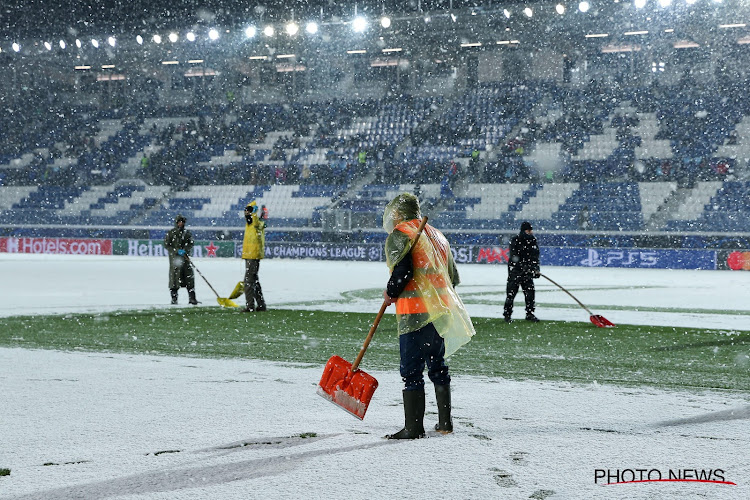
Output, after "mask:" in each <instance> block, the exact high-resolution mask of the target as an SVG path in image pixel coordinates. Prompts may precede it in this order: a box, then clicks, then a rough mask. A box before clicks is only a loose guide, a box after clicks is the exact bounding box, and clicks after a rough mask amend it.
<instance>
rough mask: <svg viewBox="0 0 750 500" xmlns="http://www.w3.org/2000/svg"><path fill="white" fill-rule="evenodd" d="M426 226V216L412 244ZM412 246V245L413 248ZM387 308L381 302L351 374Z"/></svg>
mask: <svg viewBox="0 0 750 500" xmlns="http://www.w3.org/2000/svg"><path fill="white" fill-rule="evenodd" d="M426 224H427V216H426V215H425V216H424V217H422V221H421V222H420V223H419V228H418V229H417V237H416V238H414V244H416V243H417V240H418V239H419V237H420V236H421V235H422V230H423V229H424V227H425V225H426ZM413 246H414V245H412V247H413ZM386 308H388V302H386V301H385V300H384V301H383V305H382V306H380V311H378V315H377V316H375V321H373V323H372V327H370V333H368V334H367V338H366V339H365V343H364V345H362V349H360V350H359V354H357V359H355V360H354V363H352V370H351V371H352V373H354V372H356V371H357V368H358V367H359V363H360V362H361V361H362V358H364V357H365V351H367V348H368V347H369V346H370V341H371V340H372V337H373V336H374V335H375V330H377V329H378V325H379V324H380V320H381V319H382V318H383V315H384V314H385V310H386Z"/></svg>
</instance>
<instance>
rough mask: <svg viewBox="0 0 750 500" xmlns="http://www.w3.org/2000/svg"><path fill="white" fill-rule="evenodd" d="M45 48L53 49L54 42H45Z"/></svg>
mask: <svg viewBox="0 0 750 500" xmlns="http://www.w3.org/2000/svg"><path fill="white" fill-rule="evenodd" d="M44 48H45V49H47V50H52V44H51V43H49V42H44Z"/></svg>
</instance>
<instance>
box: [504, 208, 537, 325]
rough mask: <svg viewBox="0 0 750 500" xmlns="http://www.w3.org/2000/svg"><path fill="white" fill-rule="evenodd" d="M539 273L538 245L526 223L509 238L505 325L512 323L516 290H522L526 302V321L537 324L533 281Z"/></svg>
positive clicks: (532, 229) (532, 231)
mask: <svg viewBox="0 0 750 500" xmlns="http://www.w3.org/2000/svg"><path fill="white" fill-rule="evenodd" d="M540 276H541V274H540V271H539V243H537V241H536V237H535V236H534V228H533V227H532V226H531V223H530V222H528V221H525V222H522V223H521V230H520V231H519V233H518V234H517V235H516V236H514V237H513V238H511V240H510V246H509V248H508V281H507V283H506V285H505V305H504V306H503V317H504V318H505V321H506V323H512V322H513V320H512V319H511V315H512V314H513V301H514V300H515V298H516V294H518V288H519V287H521V289H522V290H523V296H524V300H525V301H526V321H531V322H532V323H538V322H539V318H537V317H536V315H535V314H534V310H535V309H536V302H535V298H536V289H535V287H534V279H536V278H538V277H540Z"/></svg>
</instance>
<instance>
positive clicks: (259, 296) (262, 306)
mask: <svg viewBox="0 0 750 500" xmlns="http://www.w3.org/2000/svg"><path fill="white" fill-rule="evenodd" d="M253 297H254V298H255V302H256V303H257V304H258V306H257V307H256V308H255V310H256V311H258V312H263V311H265V310H266V301H265V299H264V298H263V289H262V288H261V287H260V281H256V282H255V283H253Z"/></svg>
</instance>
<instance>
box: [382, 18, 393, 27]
mask: <svg viewBox="0 0 750 500" xmlns="http://www.w3.org/2000/svg"><path fill="white" fill-rule="evenodd" d="M380 25H381V26H382V27H383V28H390V27H391V18H390V17H388V16H383V17H381V18H380Z"/></svg>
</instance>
